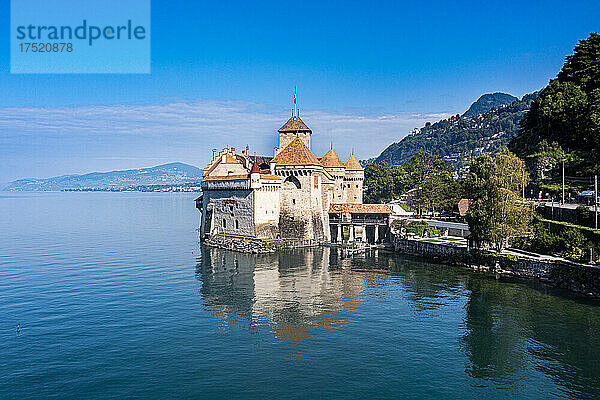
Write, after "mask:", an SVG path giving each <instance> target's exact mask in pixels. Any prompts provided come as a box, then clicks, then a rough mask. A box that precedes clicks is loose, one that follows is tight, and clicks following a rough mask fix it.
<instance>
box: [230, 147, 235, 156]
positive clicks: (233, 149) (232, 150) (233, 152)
mask: <svg viewBox="0 0 600 400" xmlns="http://www.w3.org/2000/svg"><path fill="white" fill-rule="evenodd" d="M231 154H233V155H235V147H232V148H231Z"/></svg>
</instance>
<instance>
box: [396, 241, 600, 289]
mask: <svg viewBox="0 0 600 400" xmlns="http://www.w3.org/2000/svg"><path fill="white" fill-rule="evenodd" d="M392 243H393V245H394V249H395V250H396V251H397V252H399V253H402V254H407V255H411V256H417V257H424V258H428V259H432V260H435V261H438V262H442V263H446V264H451V265H459V266H464V267H468V268H472V269H477V270H485V271H490V272H493V273H495V274H498V275H501V276H514V277H519V278H525V279H537V280H540V281H542V282H544V283H547V284H549V285H551V286H556V287H561V288H565V289H568V290H571V291H573V292H577V293H582V294H585V295H587V296H591V297H597V298H600V268H599V267H596V266H592V265H582V264H576V263H569V262H564V261H553V260H536V259H534V258H528V257H516V256H507V255H494V256H485V257H482V256H479V255H477V253H475V252H474V251H473V252H471V251H469V249H467V248H466V247H453V246H449V245H446V244H441V243H429V242H421V241H417V240H410V239H401V238H398V237H394V238H393V239H392Z"/></svg>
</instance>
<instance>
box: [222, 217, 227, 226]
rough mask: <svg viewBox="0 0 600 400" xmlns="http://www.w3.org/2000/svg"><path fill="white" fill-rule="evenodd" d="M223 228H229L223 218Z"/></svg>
mask: <svg viewBox="0 0 600 400" xmlns="http://www.w3.org/2000/svg"><path fill="white" fill-rule="evenodd" d="M223 228H227V220H226V219H225V218H223Z"/></svg>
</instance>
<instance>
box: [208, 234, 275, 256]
mask: <svg viewBox="0 0 600 400" xmlns="http://www.w3.org/2000/svg"><path fill="white" fill-rule="evenodd" d="M203 243H204V244H205V245H206V246H210V247H218V248H220V249H225V250H233V251H239V252H242V253H254V254H259V253H261V254H262V253H274V252H275V251H276V250H277V249H281V248H285V247H286V246H285V243H284V242H282V241H264V240H261V239H254V238H246V237H238V236H229V235H212V236H211V237H210V238H208V239H206V240H204V241H203Z"/></svg>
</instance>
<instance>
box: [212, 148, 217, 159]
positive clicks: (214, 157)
mask: <svg viewBox="0 0 600 400" xmlns="http://www.w3.org/2000/svg"><path fill="white" fill-rule="evenodd" d="M216 159H217V149H213V162H214V161H215V160H216Z"/></svg>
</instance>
